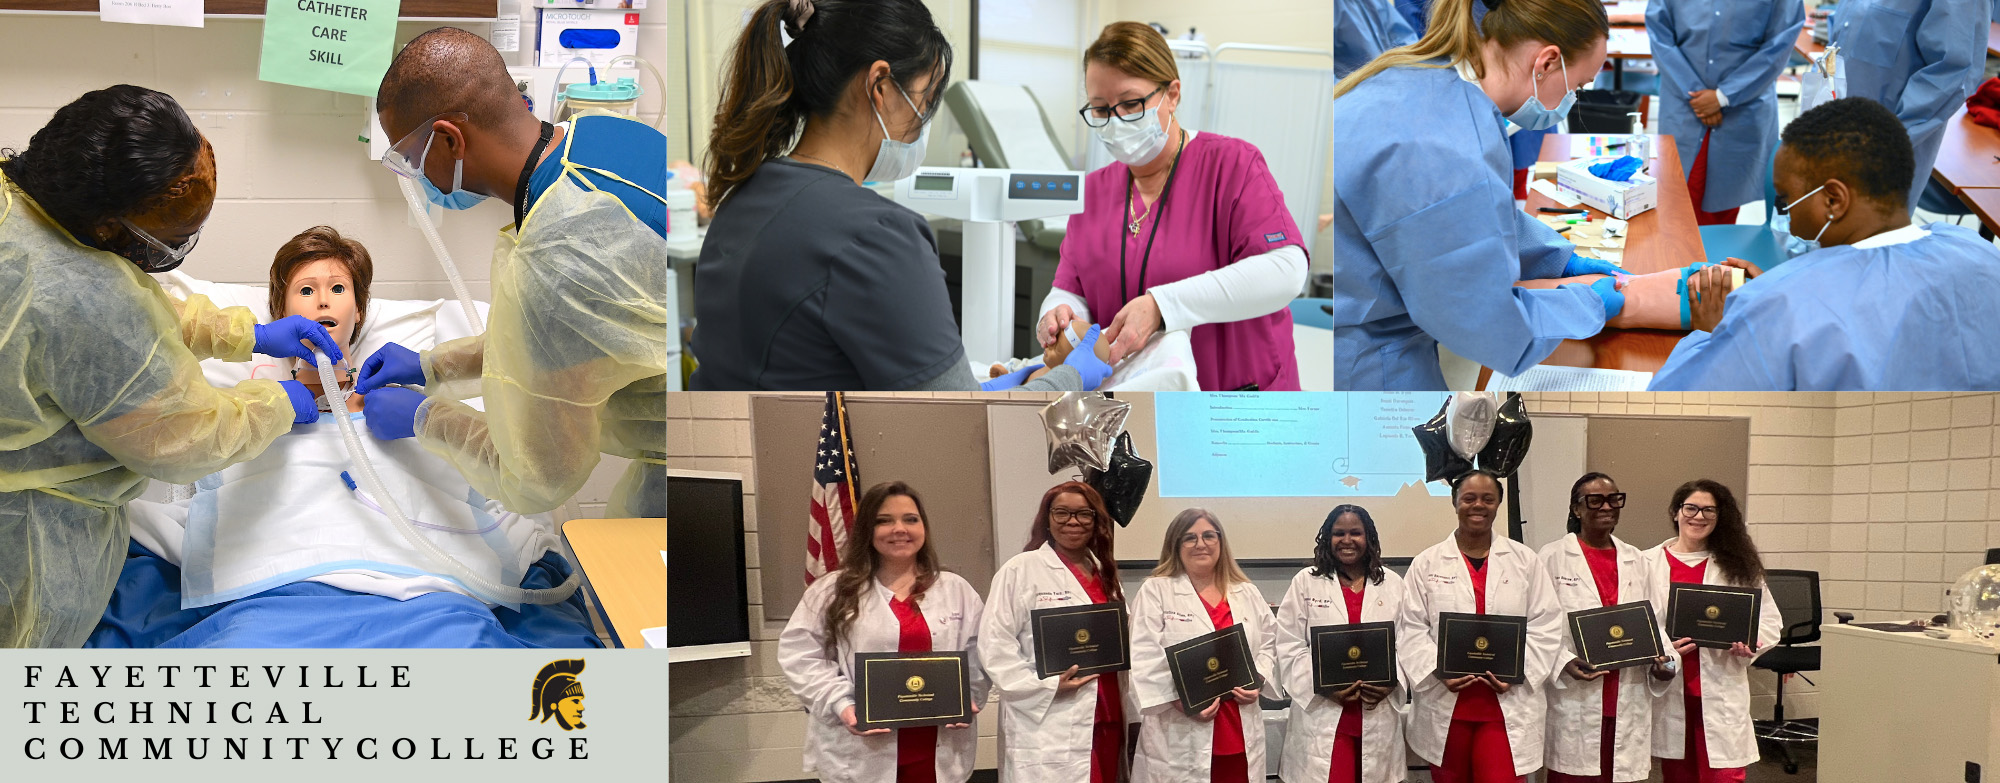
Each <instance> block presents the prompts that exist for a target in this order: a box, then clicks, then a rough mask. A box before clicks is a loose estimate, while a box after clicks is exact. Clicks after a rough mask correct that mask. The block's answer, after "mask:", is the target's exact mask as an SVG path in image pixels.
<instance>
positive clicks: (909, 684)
mask: <svg viewBox="0 0 2000 783" xmlns="http://www.w3.org/2000/svg"><path fill="white" fill-rule="evenodd" d="M903 687H905V688H908V689H910V692H911V693H916V692H918V691H921V690H923V689H924V678H922V677H918V676H915V675H911V676H910V678H909V679H907V680H904V681H903Z"/></svg>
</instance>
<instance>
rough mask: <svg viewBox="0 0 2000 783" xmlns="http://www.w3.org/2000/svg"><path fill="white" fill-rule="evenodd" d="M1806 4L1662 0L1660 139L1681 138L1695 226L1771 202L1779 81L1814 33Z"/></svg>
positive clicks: (1656, 54) (1658, 3)
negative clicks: (1768, 186) (1767, 187)
mask: <svg viewBox="0 0 2000 783" xmlns="http://www.w3.org/2000/svg"><path fill="white" fill-rule="evenodd" d="M1805 18H1806V11H1805V5H1804V4H1803V3H1801V2H1799V0H1654V2H1652V3H1651V4H1650V5H1648V6H1647V8H1646V32H1647V33H1648V34H1649V35H1650V36H1651V37H1652V39H1653V61H1654V62H1656V63H1658V64H1659V67H1660V132H1661V133H1663V134H1670V135H1672V136H1673V137H1674V146H1675V147H1676V148H1677V149H1678V151H1679V152H1680V156H1681V170H1682V172H1683V173H1685V174H1687V178H1688V193H1689V195H1691V196H1693V197H1694V208H1695V222H1696V223H1699V224H1701V225H1713V224H1717V223H1723V224H1727V223H1734V222H1736V210H1737V208H1738V207H1741V206H1742V205H1744V204H1747V203H1750V202H1752V201H1757V200H1759V199H1762V198H1763V197H1764V177H1765V175H1766V172H1769V171H1770V170H1771V145H1772V143H1773V142H1775V141H1776V140H1777V138H1778V96H1777V92H1776V91H1775V90H1774V89H1773V87H1774V85H1776V84H1777V82H1778V74H1780V73H1782V72H1783V71H1784V69H1785V65H1786V64H1787V63H1789V62H1790V60H1791V56H1792V46H1793V45H1794V44H1795V43H1796V42H1797V41H1798V39H1799V28H1800V27H1802V26H1803V25H1804V24H1805Z"/></svg>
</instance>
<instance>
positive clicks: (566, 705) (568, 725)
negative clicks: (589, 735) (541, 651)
mask: <svg viewBox="0 0 2000 783" xmlns="http://www.w3.org/2000/svg"><path fill="white" fill-rule="evenodd" d="M582 673H583V659H582V658H566V659H563V660H560V661H550V662H549V665H547V666H544V667H542V671H541V673H539V674H536V675H535V685H534V693H533V696H534V711H532V712H530V713H528V720H532V721H536V722H538V723H547V722H548V721H549V718H551V717H553V718H555V719H556V723H557V724H558V725H560V726H562V727H563V731H575V730H577V729H581V728H583V727H584V726H583V683H582V682H581V681H579V680H578V679H577V678H576V676H577V675H579V674H582Z"/></svg>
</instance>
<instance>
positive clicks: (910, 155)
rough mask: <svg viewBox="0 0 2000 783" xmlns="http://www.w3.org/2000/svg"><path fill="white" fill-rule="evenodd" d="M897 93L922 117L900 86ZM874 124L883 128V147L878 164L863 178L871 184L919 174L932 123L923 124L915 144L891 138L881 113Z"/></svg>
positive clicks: (877, 160) (913, 102) (870, 168)
mask: <svg viewBox="0 0 2000 783" xmlns="http://www.w3.org/2000/svg"><path fill="white" fill-rule="evenodd" d="M896 91H897V92H899V93H902V95H903V102H904V103H907V104H910V111H913V112H917V116H919V117H921V116H923V112H920V111H917V104H916V102H915V101H912V100H910V94H909V93H907V92H903V88H902V87H900V86H898V87H897V88H896ZM875 124H877V125H880V126H882V146H881V148H880V149H878V150H876V152H875V164H874V165H872V166H869V167H868V176H866V177H862V179H863V180H865V181H868V182H895V181H896V180H899V179H902V178H904V177H908V176H910V175H912V174H915V173H917V167H918V166H921V165H923V163H924V148H925V147H926V146H928V145H929V144H930V138H931V124H930V123H928V122H926V123H924V127H923V130H920V131H918V132H917V140H916V141H914V142H909V141H897V140H896V137H895V136H892V135H890V134H889V125H888V123H885V122H883V121H882V113H881V112H879V111H878V112H875Z"/></svg>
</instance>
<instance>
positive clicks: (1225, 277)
mask: <svg viewBox="0 0 2000 783" xmlns="http://www.w3.org/2000/svg"><path fill="white" fill-rule="evenodd" d="M1305 284H1306V253H1305V250H1303V249H1301V248H1299V246H1297V245H1286V246H1284V247H1281V248H1278V249H1277V250H1273V251H1271V252H1269V253H1263V254H1261V255H1254V256H1250V257H1248V258H1245V259H1243V260H1241V261H1237V262H1236V263H1233V264H1230V265H1228V266H1225V267H1223V268H1221V269H1215V270H1211V271H1208V272H1203V273H1201V274H1198V275H1195V276H1193V277H1189V278H1186V279H1183V280H1176V281H1174V282H1171V283H1162V284H1160V285H1156V286H1153V287H1152V288H1150V289H1147V291H1148V292H1149V293H1151V294H1152V295H1153V301H1154V303H1156V304H1158V305H1159V307H1160V320H1161V321H1163V322H1164V323H1165V324H1166V331H1170V332H1171V331H1180V330H1184V329H1192V328H1194V327H1197V326H1201V325H1203V324H1214V323H1230V322H1233V321H1243V320H1248V319H1251V318H1256V317H1259V316H1263V315H1269V314H1271V313H1275V312H1277V311H1279V310H1281V309H1284V307H1285V306H1286V305H1288V304H1289V303H1290V302H1291V301H1292V299H1293V298H1294V297H1297V296H1298V295H1299V291H1300V290H1302V289H1304V288H1305ZM1061 305H1069V307H1070V310H1071V311H1072V312H1074V313H1075V314H1076V317H1077V318H1079V319H1082V320H1083V321H1084V322H1085V323H1096V321H1095V320H1093V319H1092V315H1091V312H1090V307H1089V306H1088V305H1086V304H1084V301H1083V297H1081V296H1078V295H1077V294H1074V293H1071V292H1069V291H1065V290H1063V289H1061V288H1050V289H1049V295H1048V296H1047V297H1044V298H1043V299H1042V308H1041V310H1040V311H1039V312H1038V313H1037V314H1036V318H1038V319H1039V318H1040V317H1041V316H1043V315H1047V314H1048V312H1049V311H1050V310H1054V309H1055V308H1057V307H1059V306H1061ZM1116 315H1117V313H1110V314H1107V315H1106V316H1105V323H1104V324H1103V325H1107V326H1108V325H1109V323H1110V319H1111V318H1112V317H1115V316H1116Z"/></svg>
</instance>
